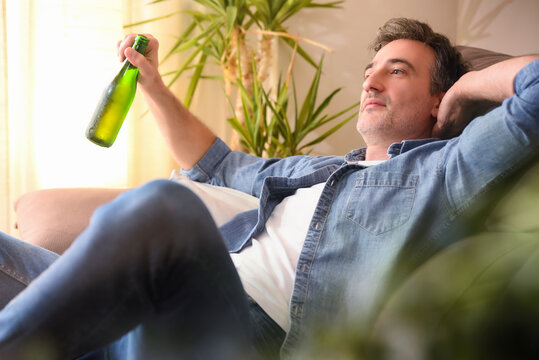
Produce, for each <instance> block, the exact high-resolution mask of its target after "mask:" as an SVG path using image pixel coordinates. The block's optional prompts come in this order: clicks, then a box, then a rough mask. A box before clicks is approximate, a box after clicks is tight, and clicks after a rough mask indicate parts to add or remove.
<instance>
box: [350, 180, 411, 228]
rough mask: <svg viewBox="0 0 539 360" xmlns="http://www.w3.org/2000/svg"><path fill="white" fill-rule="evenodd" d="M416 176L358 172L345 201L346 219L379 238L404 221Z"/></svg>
mask: <svg viewBox="0 0 539 360" xmlns="http://www.w3.org/2000/svg"><path fill="white" fill-rule="evenodd" d="M417 181H418V176H417V175H412V174H406V173H399V172H381V171H362V172H359V173H358V174H357V177H356V180H355V185H354V188H353V189H352V192H351V194H350V198H349V199H348V205H347V208H346V217H347V219H348V220H350V221H352V222H354V223H356V224H357V225H359V226H360V227H361V228H363V229H365V230H366V231H368V232H370V233H372V234H374V235H380V234H383V233H386V232H388V231H391V230H394V229H395V228H397V227H399V226H401V225H403V224H404V223H406V221H408V219H409V217H410V213H411V211H412V207H413V205H414V198H415V194H416V185H417Z"/></svg>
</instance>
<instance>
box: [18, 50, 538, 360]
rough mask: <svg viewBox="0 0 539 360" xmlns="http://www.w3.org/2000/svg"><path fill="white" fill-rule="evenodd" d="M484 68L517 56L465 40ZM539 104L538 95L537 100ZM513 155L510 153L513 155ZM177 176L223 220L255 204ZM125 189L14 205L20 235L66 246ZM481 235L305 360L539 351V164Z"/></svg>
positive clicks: (66, 192) (437, 260) (495, 200)
mask: <svg viewBox="0 0 539 360" xmlns="http://www.w3.org/2000/svg"><path fill="white" fill-rule="evenodd" d="M460 50H461V52H462V54H463V56H464V58H465V59H466V60H467V61H468V62H469V63H470V65H471V68H472V69H474V70H478V69H481V68H484V67H486V66H488V65H490V64H493V63H495V62H497V61H500V60H504V59H507V58H509V57H510V56H509V55H505V54H499V53H495V52H490V51H486V50H483V49H478V48H472V47H466V46H462V47H460ZM538 101H539V99H538ZM508 161H509V160H508ZM171 179H172V180H174V181H178V182H182V183H183V184H185V185H186V186H189V187H191V188H192V189H193V191H195V192H196V193H197V194H198V195H199V196H200V197H201V198H202V199H203V201H204V202H205V203H206V204H207V206H208V208H209V209H210V212H211V214H212V216H213V217H214V219H215V220H216V222H217V223H218V224H221V223H223V222H225V221H226V220H227V219H228V218H230V217H231V216H233V215H234V214H236V213H238V212H240V211H243V210H246V209H250V208H254V207H256V205H257V199H255V198H253V197H251V196H249V195H246V194H242V193H238V192H236V191H234V190H230V189H223V188H217V187H214V186H211V185H206V184H198V183H193V182H192V181H190V180H188V179H186V178H184V177H182V176H181V175H180V174H179V173H177V172H174V173H173V174H172V176H171ZM125 190H126V189H46V190H38V191H34V192H31V193H28V194H25V195H23V196H22V197H21V198H20V199H19V200H18V201H17V202H16V204H15V210H16V214H17V227H18V230H19V234H20V237H21V238H22V239H23V240H25V241H28V242H31V243H33V244H36V245H38V246H42V247H45V248H48V249H50V250H52V251H55V252H58V253H62V252H63V251H64V250H65V249H66V248H67V247H68V246H69V244H70V243H71V241H72V240H73V239H74V238H75V237H76V236H77V235H78V234H79V233H80V232H81V231H83V230H84V228H85V227H86V226H87V224H88V221H89V219H90V216H91V214H92V212H93V211H94V210H95V208H97V207H98V206H99V205H100V204H103V203H105V202H108V201H110V200H112V199H114V198H115V197H116V196H118V195H119V194H120V193H121V192H123V191H125ZM481 206H482V209H483V210H482V212H481V213H482V216H481V217H480V218H477V217H474V218H473V219H470V222H471V223H473V224H474V232H475V233H474V234H473V235H471V236H469V235H467V236H466V237H464V238H462V239H461V240H459V241H457V242H456V243H454V244H453V245H451V246H449V247H448V248H446V249H445V250H443V251H442V252H440V253H438V254H437V255H436V256H434V257H433V258H431V259H430V260H429V261H428V262H426V263H425V264H423V265H422V266H420V267H419V268H417V269H416V270H415V271H414V272H413V273H412V274H411V275H410V276H408V277H407V278H406V279H405V281H403V282H401V283H400V284H399V286H398V287H396V288H394V289H392V291H391V292H390V293H389V294H388V297H387V299H386V301H385V302H384V305H383V307H382V308H381V310H380V312H379V314H378V315H377V317H376V320H375V322H374V324H373V326H372V327H370V328H369V329H367V330H366V329H364V328H361V329H357V328H355V327H354V323H353V321H351V322H350V323H346V324H328V326H327V327H326V328H325V330H324V331H320V332H317V333H316V334H315V335H314V336H313V337H312V341H311V342H309V344H305V346H304V348H303V349H302V351H301V353H302V354H303V356H304V358H305V359H327V358H332V359H356V358H357V359H361V358H383V359H483V358H484V359H487V358H488V359H527V358H539V357H538V355H539V161H538V159H530V161H529V163H528V164H527V165H526V166H524V167H523V168H522V169H521V170H520V171H519V172H517V173H515V174H514V175H512V176H511V177H510V178H508V179H506V180H505V181H504V182H503V183H500V184H498V185H497V187H496V188H495V189H494V190H493V191H491V192H490V193H489V194H486V196H485V199H484V201H483V203H482V204H481Z"/></svg>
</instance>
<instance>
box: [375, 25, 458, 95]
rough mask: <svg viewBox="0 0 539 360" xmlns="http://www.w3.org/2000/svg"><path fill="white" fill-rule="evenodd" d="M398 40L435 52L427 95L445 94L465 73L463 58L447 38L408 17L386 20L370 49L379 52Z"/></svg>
mask: <svg viewBox="0 0 539 360" xmlns="http://www.w3.org/2000/svg"><path fill="white" fill-rule="evenodd" d="M399 39H407V40H416V41H420V42H422V43H424V44H426V45H428V46H430V47H431V48H432V49H433V50H434V53H435V64H434V69H432V70H431V86H430V92H431V93H433V94H435V93H440V92H444V91H447V90H448V89H449V88H450V87H451V86H452V85H453V84H454V83H455V82H456V81H457V80H458V79H459V78H460V77H461V76H462V75H463V74H464V73H465V72H466V71H467V70H468V69H467V68H468V66H467V65H466V63H465V62H464V60H463V58H462V55H461V54H460V52H459V51H458V50H457V49H456V48H455V47H454V46H453V45H452V44H451V42H450V41H449V39H448V38H447V37H446V36H445V35H442V34H439V33H436V32H434V31H433V30H432V28H431V27H430V26H429V25H428V24H425V23H423V22H420V21H418V20H413V19H407V18H393V19H390V20H388V21H387V22H386V23H385V24H384V25H383V26H382V27H380V28H379V29H378V32H377V34H376V38H375V39H374V41H373V42H372V44H371V48H372V49H374V51H379V50H380V49H381V48H382V47H384V46H385V45H387V44H388V43H390V42H392V41H394V40H399Z"/></svg>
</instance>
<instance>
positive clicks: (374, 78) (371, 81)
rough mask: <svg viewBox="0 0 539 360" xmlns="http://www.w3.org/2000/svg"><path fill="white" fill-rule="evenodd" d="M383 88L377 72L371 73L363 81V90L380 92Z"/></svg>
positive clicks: (380, 76) (380, 77)
mask: <svg viewBox="0 0 539 360" xmlns="http://www.w3.org/2000/svg"><path fill="white" fill-rule="evenodd" d="M383 88H384V85H383V80H382V75H381V74H380V72H379V71H371V72H370V73H369V76H367V77H366V78H365V80H363V90H365V91H366V92H369V91H378V92H379V91H382V90H383Z"/></svg>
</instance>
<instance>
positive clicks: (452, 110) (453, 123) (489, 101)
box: [432, 55, 539, 139]
mask: <svg viewBox="0 0 539 360" xmlns="http://www.w3.org/2000/svg"><path fill="white" fill-rule="evenodd" d="M537 58H539V56H538V55H528V56H521V57H515V58H511V59H508V60H505V61H502V62H499V63H497V64H494V65H491V66H489V67H487V68H485V69H483V70H479V71H470V72H468V73H466V74H464V75H463V76H462V77H461V78H460V79H459V80H458V81H457V82H456V83H455V84H454V85H453V86H452V87H451V88H450V89H449V90H448V91H447V93H446V94H445V95H444V97H443V99H442V102H441V103H440V109H439V112H438V119H437V121H436V124H435V125H434V128H433V132H432V134H433V136H434V137H439V138H442V139H443V138H450V137H453V136H456V135H458V134H459V133H460V132H461V131H462V130H463V129H464V127H466V125H467V124H468V123H469V122H470V121H471V120H473V119H474V118H475V117H476V116H478V115H481V114H482V113H484V112H485V111H486V110H488V109H489V108H492V107H493V106H494V105H496V104H499V103H501V102H502V101H503V100H504V99H506V98H508V97H511V96H513V95H514V94H515V89H514V80H515V76H516V75H517V73H518V72H519V71H520V70H521V69H522V68H523V67H525V66H526V65H527V64H529V63H530V62H532V61H533V60H535V59H537Z"/></svg>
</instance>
